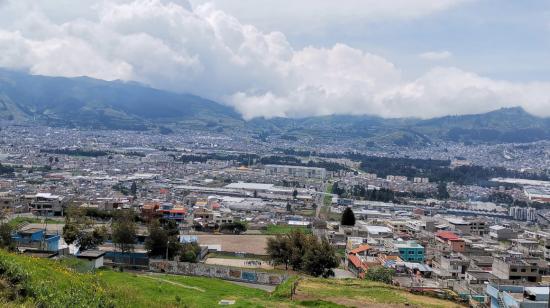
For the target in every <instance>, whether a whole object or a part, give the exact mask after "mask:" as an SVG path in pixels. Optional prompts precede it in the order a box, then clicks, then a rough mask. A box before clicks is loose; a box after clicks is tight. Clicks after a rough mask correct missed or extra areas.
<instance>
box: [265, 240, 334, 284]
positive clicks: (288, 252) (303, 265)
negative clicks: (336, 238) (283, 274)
mask: <svg viewBox="0 0 550 308" xmlns="http://www.w3.org/2000/svg"><path fill="white" fill-rule="evenodd" d="M267 253H268V254H269V256H270V258H271V260H272V261H273V263H274V264H275V265H285V268H286V269H288V267H289V266H291V267H292V269H293V270H295V271H302V272H305V273H307V274H310V275H312V276H315V277H318V276H322V277H325V278H326V277H330V276H334V271H333V270H332V269H333V268H335V267H337V266H338V264H339V260H338V257H337V256H336V251H335V250H334V247H332V246H331V245H330V243H329V242H328V241H327V240H326V239H323V240H321V241H320V240H318V239H317V237H316V236H315V235H312V234H305V233H303V232H302V231H301V230H292V231H291V232H290V233H288V234H285V235H277V236H276V237H271V238H269V239H268V241H267Z"/></svg>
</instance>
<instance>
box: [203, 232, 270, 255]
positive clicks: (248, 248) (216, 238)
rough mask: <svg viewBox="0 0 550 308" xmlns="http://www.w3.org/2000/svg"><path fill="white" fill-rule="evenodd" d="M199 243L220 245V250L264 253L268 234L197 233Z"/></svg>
mask: <svg viewBox="0 0 550 308" xmlns="http://www.w3.org/2000/svg"><path fill="white" fill-rule="evenodd" d="M197 237H198V239H199V244H201V245H221V249H222V251H226V252H245V253H250V254H255V255H266V254H267V253H266V251H265V248H266V247H267V238H268V237H270V236H269V235H217V234H201V235H197Z"/></svg>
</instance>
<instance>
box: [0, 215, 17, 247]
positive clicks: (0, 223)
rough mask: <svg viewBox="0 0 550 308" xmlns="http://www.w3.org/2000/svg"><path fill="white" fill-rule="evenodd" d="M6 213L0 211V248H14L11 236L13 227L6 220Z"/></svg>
mask: <svg viewBox="0 0 550 308" xmlns="http://www.w3.org/2000/svg"><path fill="white" fill-rule="evenodd" d="M7 219H8V214H7V212H5V211H0V248H5V249H8V250H13V249H15V244H14V242H13V240H12V238H11V235H12V232H13V227H12V226H11V225H10V224H9V223H8V222H7Z"/></svg>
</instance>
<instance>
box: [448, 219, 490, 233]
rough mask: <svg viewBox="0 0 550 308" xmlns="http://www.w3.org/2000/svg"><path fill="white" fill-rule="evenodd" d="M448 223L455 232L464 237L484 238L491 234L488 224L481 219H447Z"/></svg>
mask: <svg viewBox="0 0 550 308" xmlns="http://www.w3.org/2000/svg"><path fill="white" fill-rule="evenodd" d="M447 221H448V222H449V224H450V225H451V228H452V229H453V230H455V231H457V232H459V233H461V234H464V235H478V236H484V235H486V234H488V233H489V228H488V226H487V223H486V222H485V221H484V220H481V219H472V220H464V219H461V218H447Z"/></svg>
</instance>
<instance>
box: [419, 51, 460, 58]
mask: <svg viewBox="0 0 550 308" xmlns="http://www.w3.org/2000/svg"><path fill="white" fill-rule="evenodd" d="M418 56H419V57H420V58H422V59H424V60H431V61H439V60H446V59H449V58H450V57H452V56H453V54H452V53H451V52H450V51H447V50H443V51H427V52H423V53H421V54H419V55H418Z"/></svg>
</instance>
